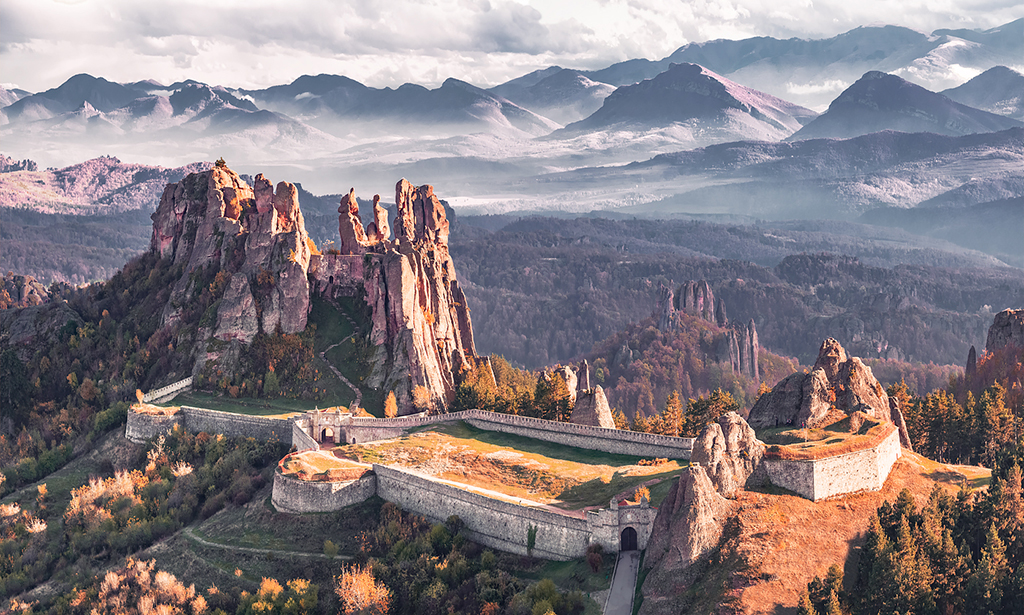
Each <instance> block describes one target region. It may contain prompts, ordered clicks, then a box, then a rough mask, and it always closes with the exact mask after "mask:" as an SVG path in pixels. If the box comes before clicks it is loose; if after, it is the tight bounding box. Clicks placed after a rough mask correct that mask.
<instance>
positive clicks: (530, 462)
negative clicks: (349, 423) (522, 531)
mask: <svg viewBox="0 0 1024 615" xmlns="http://www.w3.org/2000/svg"><path fill="white" fill-rule="evenodd" d="M506 442H507V443H511V444H513V445H512V446H508V445H502V443H506ZM334 452H335V454H337V455H339V456H344V457H347V458H349V459H353V460H357V461H362V462H366V463H382V464H387V465H395V466H399V467H406V468H410V469H413V470H416V471H418V472H422V473H424V474H429V475H431V476H435V477H437V478H442V479H445V480H449V481H454V482H457V483H462V484H466V485H470V486H473V487H478V488H482V489H488V490H491V491H496V492H499V493H501V494H504V495H506V496H509V497H511V498H526V499H530V500H534V501H538V502H542V503H546V504H551V505H554V506H558V507H560V508H565V509H580V508H585V507H587V506H607V505H608V502H609V500H610V499H611V498H612V497H614V496H616V495H618V494H622V493H628V494H630V495H631V494H632V493H633V491H635V490H636V488H637V486H639V485H641V484H643V483H645V482H648V481H651V479H659V478H666V477H669V476H671V475H674V474H678V472H679V471H680V470H681V469H682V468H683V467H685V462H679V461H674V460H673V461H668V462H666V463H662V464H658V465H653V466H652V465H640V463H639V462H640V461H642V460H641V459H640V458H638V457H627V456H623V455H611V454H604V453H595V452H594V451H583V450H581V449H573V448H570V447H565V446H558V445H552V444H548V443H541V442H537V441H534V440H529V439H527V438H518V439H517V438H516V437H514V436H506V435H504V434H493V433H490V432H482V433H481V432H479V430H474V429H472V428H470V427H468V426H466V425H459V424H456V425H437V426H434V427H431V428H428V429H425V430H422V431H419V432H415V433H412V434H409V435H407V436H404V437H402V438H397V439H394V440H385V441H381V442H374V443H366V444H358V445H351V444H350V445H346V446H342V447H338V448H336V449H334Z"/></svg>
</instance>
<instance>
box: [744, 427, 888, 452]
mask: <svg viewBox="0 0 1024 615" xmlns="http://www.w3.org/2000/svg"><path fill="white" fill-rule="evenodd" d="M864 426H865V427H867V429H861V430H859V431H858V432H857V433H849V432H848V431H843V430H842V427H839V426H838V424H837V425H832V426H830V427H828V428H825V429H813V430H806V431H807V432H808V435H807V438H808V441H807V442H802V443H798V444H789V445H785V446H782V445H778V444H773V445H771V446H769V447H768V448H767V449H766V450H765V453H764V456H765V457H766V458H768V459H821V458H823V457H833V456H835V455H842V454H844V453H852V452H854V451H860V450H864V449H866V448H871V447H872V446H876V445H877V444H879V443H880V442H881V441H882V440H884V439H886V438H887V437H889V435H890V434H892V432H893V431H895V430H896V426H895V425H893V424H892V423H872V424H870V426H869V424H868V423H865V424H864ZM804 431H805V430H802V429H793V430H790V431H787V432H783V433H782V434H780V435H788V436H797V437H799V434H802V433H803V432H804ZM812 438H813V439H812Z"/></svg>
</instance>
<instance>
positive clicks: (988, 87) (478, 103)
mask: <svg viewBox="0 0 1024 615" xmlns="http://www.w3.org/2000/svg"><path fill="white" fill-rule="evenodd" d="M1022 39H1024V20H1018V21H1015V22H1012V23H1010V24H1006V25H1005V26H1002V27H1001V28H995V29H992V30H986V31H973V30H971V31H968V30H957V31H937V32H934V33H932V34H930V35H929V34H923V33H920V32H915V31H913V30H908V29H906V28H899V27H894V26H886V27H866V28H857V29H855V30H852V31H850V32H847V33H845V34H842V35H839V36H836V37H833V38H830V39H824V40H818V41H804V40H799V39H790V40H778V39H772V38H755V39H746V40H744V41H723V40H719V41H709V42H706V43H700V44H690V45H686V46H684V47H681V48H680V49H678V50H677V51H676V52H674V53H673V54H672V55H670V56H669V57H667V58H664V59H663V60H658V61H648V60H631V61H628V62H624V63H620V64H616V65H613V66H610V67H607V68H605V69H602V70H600V71H580V70H574V69H570V68H563V67H557V66H554V67H548V68H545V69H541V70H537V71H534V72H531V73H529V74H526V75H523V76H520V77H518V78H516V79H513V80H511V81H508V82H506V83H503V84H501V85H498V86H495V87H492V88H490V89H483V88H479V87H476V86H474V85H471V84H469V83H466V82H464V81H460V80H457V79H448V80H446V81H445V82H444V83H443V84H442V85H441V86H440V87H437V88H434V89H430V88H426V87H423V86H420V85H416V84H405V85H403V86H401V87H398V88H394V89H392V88H373V87H368V86H366V85H364V84H361V83H359V82H357V81H355V80H353V79H350V78H348V77H345V76H340V75H315V76H310V75H306V76H302V77H299V78H298V79H296V80H295V81H293V82H292V83H289V84H285V85H278V86H273V87H269V88H265V89H260V90H239V89H230V88H225V87H220V86H211V85H208V84H203V83H199V82H196V81H191V80H189V81H182V82H178V83H173V84H170V85H164V84H161V83H157V82H156V81H153V80H144V81H137V82H133V83H125V84H119V83H113V82H110V81H108V80H106V79H102V78H98V77H93V76H90V75H85V74H83V75H76V76H74V77H72V78H70V79H68V80H67V81H66V82H65V83H63V84H61V85H60V86H58V87H55V88H53V89H50V90H46V91H44V92H39V93H36V94H30V93H28V92H23V91H20V90H9V89H2V90H0V103H2V104H3V105H4V106H3V107H2V109H0V147H2V148H3V153H4V154H8V155H10V156H11V157H12V158H15V159H23V158H31V159H33V160H37V161H39V162H41V163H42V165H43V166H50V165H53V166H69V165H73V164H76V163H78V162H80V161H81V160H85V159H91V158H96V157H98V156H101V155H109V154H116V155H117V156H118V157H120V158H121V159H126V160H135V161H139V162H143V163H151V164H154V165H159V166H161V167H171V168H178V167H183V166H184V165H186V164H189V163H192V162H194V161H196V160H215V159H217V158H220V157H224V158H225V159H227V160H228V162H229V163H231V165H232V166H233V167H234V168H236V169H238V170H239V171H240V172H250V171H251V172H256V171H257V170H259V171H266V172H269V173H274V174H275V175H277V176H279V177H288V179H289V180H291V181H293V182H299V181H301V182H303V183H304V184H305V185H306V186H307V187H309V188H310V189H311V190H313V191H315V192H319V193H342V192H347V190H348V188H350V187H352V186H353V185H355V184H357V183H360V184H363V185H365V186H366V187H365V188H361V189H360V191H361V192H364V193H367V192H368V193H370V194H373V193H374V192H380V193H384V192H386V191H388V190H390V187H391V186H392V185H393V182H394V181H395V180H396V179H397V178H398V177H403V176H404V177H407V178H410V179H411V180H413V181H417V182H419V181H430V182H433V183H435V184H437V185H438V186H443V187H444V189H445V194H446V196H448V197H451V198H452V199H454V200H453V202H456V203H459V204H460V205H461V206H467V205H472V206H473V207H474V208H476V211H478V212H486V211H493V212H504V211H513V210H520V211H522V210H562V211H589V210H591V209H596V210H607V209H623V210H627V211H633V212H637V213H639V214H643V215H648V214H651V213H652V212H662V213H665V214H666V215H676V214H680V213H686V212H690V213H701V214H714V215H718V214H726V215H744V216H745V215H754V216H756V215H764V216H767V217H778V216H783V215H790V216H808V217H819V218H835V217H840V218H850V217H851V216H856V215H860V214H862V213H864V212H865V211H867V210H869V209H871V208H873V207H879V206H899V207H916V206H918V205H922V206H925V205H923V204H925V203H926V202H931V200H932V199H939V200H940V201H941V200H943V199H946V200H947V201H948V203H947V204H955V205H956V206H958V207H959V206H968V205H977V204H980V203H983V202H986V201H985V200H979V199H988V200H999V199H1007V198H1015V197H1019V196H1024V167H1022V166H1021V165H1016V162H1019V160H1020V159H1019V156H1018V155H1019V147H1018V145H1017V144H1016V141H1015V139H1016V140H1019V137H1018V136H1016V135H1019V130H1018V131H1017V132H1015V131H1014V129H1019V127H1021V126H1022V125H1024V124H1022V122H1021V120H1020V118H1021V105H1022V102H1021V100H1022V97H1024V93H1022V90H1024V85H1022V84H1024V77H1022V76H1021V74H1020V73H1019V72H1017V71H1015V70H1013V69H1012V68H1007V67H1006V66H1002V65H996V63H998V62H1003V63H1011V62H1017V63H1019V62H1020V60H1021V58H1024V42H1022ZM1018 52H1020V53H1018ZM940 60H941V61H940ZM943 62H945V64H943ZM954 63H955V64H957V65H958V67H959V68H955V69H954V68H953V67H952V64H954ZM943 66H944V67H945V68H942V67H943ZM972 67H973V68H972ZM926 69H927V70H926ZM940 69H941V70H940ZM965 69H968V70H971V69H973V70H979V71H980V70H983V69H985V72H983V73H981V74H979V75H978V76H977V77H975V78H974V79H972V80H970V81H969V82H967V83H963V84H959V82H957V84H956V85H957V87H955V88H951V89H946V90H945V91H944V93H937V92H935V91H932V90H930V89H927V88H925V87H923V85H921V84H927V83H930V82H929V79H930V77H929V78H927V79H926V78H925V77H927V76H928V75H933V76H934V75H938V74H939V73H940V72H941V73H942V74H944V75H947V76H948V75H953V74H962V73H963V71H964V70H965ZM865 70H866V72H862V71H865ZM880 70H888V71H890V72H888V73H886V72H880ZM929 71H931V72H929ZM943 71H944V72H943ZM823 79H825V80H827V81H828V84H827V86H826V85H822V83H824V82H823V81H822V80H823ZM936 79H938V78H936ZM940 81H942V80H941V79H938V80H935V79H933V80H932V81H931V82H934V83H939V82H940ZM951 85H953V84H951ZM815 92H817V93H816V94H815ZM808 93H811V94H813V96H812V95H811V94H808ZM819 94H822V95H827V96H828V98H827V100H828V101H831V104H830V105H828V107H827V109H825V111H824V113H821V114H820V115H818V113H817V112H816V111H814V110H812V109H811V108H809V107H808V106H807V105H805V104H798V103H804V102H805V101H808V100H816V99H815V96H818V95H819ZM792 101H796V102H792ZM817 108H819V109H822V108H824V107H823V106H820V105H817ZM887 131H898V132H900V133H922V134H920V135H918V136H913V137H910V136H905V135H904V136H900V135H898V134H895V133H892V132H887ZM924 133H927V134H924ZM982 133H992V134H993V136H991V137H985V138H983V139H979V140H975V142H977V143H982V144H986V145H979V146H978V147H984V148H988V150H987V151H989V152H990V153H992V155H993V156H994V158H992V159H985V158H984V157H983V156H979V155H977V154H976V151H977V150H976V149H971V148H970V147H966V146H964V147H962V148H960V149H956V148H954V150H955V151H950V152H948V153H947V154H945V157H936V156H937V154H936V153H935V152H934V151H930V150H929V149H928V148H931V147H938V148H939V149H940V150H941V149H943V148H944V147H946V146H945V145H943V143H945V142H941V141H936V139H935V138H934V137H935V136H936V135H948V136H958V135H960V136H963V135H972V134H982ZM863 135H868V136H870V135H876V136H875V137H874V138H873V140H872V139H867V140H858V139H851V138H853V137H860V136H863ZM1005 135H1013V136H1011V137H1009V138H1008V137H1006V136H1005ZM822 138H829V139H848V140H849V141H848V142H837V143H832V144H823V143H820V142H818V140H819V139H822ZM806 140H811V142H810V144H807V145H803V146H799V147H798V149H799V151H797V150H792V149H787V148H791V147H797V142H804V141H806ZM784 141H789V142H794V145H792V146H790V145H780V143H781V142H784ZM968 141H970V140H969V139H968V140H967V141H964V143H966V142H968ZM869 143H870V144H872V145H871V146H870V147H874V148H880V149H879V150H878V151H877V152H875V153H874V154H872V155H873V156H874V158H872V157H871V156H868V157H867V158H865V159H864V160H861V161H860V162H856V163H855V162H850V161H852V160H854V158H856V156H854V157H853V158H851V157H850V154H849V152H850V151H853V150H859V148H863V147H865V144H869ZM897 143H898V148H903V149H891V148H896V147H897V145H896V144H897ZM718 146H722V147H724V149H722V150H718V149H714V147H718ZM773 147H777V148H781V149H778V150H777V151H780V152H782V151H785V152H787V153H786V156H794V158H793V159H792V160H791V161H787V160H786V159H784V158H780V159H775V158H773V157H772V156H769V157H768V158H765V159H762V160H761V163H763V164H760V166H757V167H756V168H755V167H750V168H747V167H745V166H744V164H743V163H741V162H739V161H733V162H729V161H723V162H721V164H718V163H716V164H718V166H717V167H715V168H714V170H709V169H705V170H695V169H696V167H694V166H692V165H683V166H682V167H670V168H669V170H668V175H666V176H652V175H651V174H650V173H648V169H649V167H647V166H645V165H646V163H645V162H644V161H648V160H651V159H652V157H656V156H660V155H670V156H677V155H679V156H682V157H683V158H686V157H687V156H691V155H698V154H699V155H698V158H700V157H706V156H708V155H710V154H709V152H712V153H713V152H718V151H722V152H725V151H728V152H733V153H735V154H737V155H740V154H742V155H743V156H751V157H757V156H761V155H767V154H763V152H765V151H768V150H770V149H771V148H773ZM958 147H959V146H958ZM694 148H712V149H707V150H695V149H694ZM801 148H802V149H801ZM685 150H693V151H692V152H686V151H685ZM680 152H683V153H682V154H680ZM808 152H817V153H815V154H810V153H808ZM918 154H920V156H918ZM958 157H959V159H958ZM879 159H881V160H885V161H886V162H885V164H884V165H883V167H880V168H879V170H867V169H868V168H869V167H871V165H873V164H874V161H875V160H879ZM924 159H928V160H929V161H930V162H929V163H927V164H925V163H923V162H912V163H907V161H913V160H924ZM708 160H710V159H708ZM654 161H658V162H652V164H655V165H658V164H662V163H663V162H664V159H661V158H654ZM631 162H637V163H638V164H635V165H629V164H628V163H631ZM905 163H906V164H905ZM695 164H696V163H695ZM907 164H909V166H907ZM616 165H627V166H624V167H622V166H616ZM772 165H775V166H777V167H779V168H778V169H776V172H780V173H781V172H783V171H784V172H785V173H786V175H778V176H776V177H768V178H760V177H755V178H750V177H747V178H745V176H744V175H743V173H746V172H754V173H757V172H759V170H760V169H766V168H770V167H771V166H772ZM858 165H861V166H858ZM901 165H903V166H901ZM1015 165H1016V166H1015ZM698 166H699V165H698ZM594 169H599V171H594ZM740 169H743V170H742V171H741V170H740ZM48 181H49V180H45V181H44V186H43V188H40V190H42V191H41V192H39V191H38V190H36V192H39V193H40V194H49V192H48V190H49V188H47V187H46V186H48V185H49V184H47V182H48ZM744 182H747V184H748V185H744ZM751 182H752V183H751ZM4 189H5V190H7V189H10V188H9V187H8V188H4ZM33 190H35V188H33ZM757 190H766V191H767V192H765V193H763V194H761V193H758V192H757ZM29 192H32V191H29ZM15 193H17V191H15ZM20 198H22V197H21V196H10V197H9V196H8V195H6V194H5V195H0V200H2V201H3V202H13V201H12V199H13V200H18V199H20ZM40 198H44V197H40ZM45 198H50V197H45ZM459 199H463V200H462V201H461V202H460V201H459ZM27 202H31V203H39V202H41V201H39V199H37V198H35V197H31V198H29V201H27ZM53 202H54V203H57V204H67V203H66V202H65V200H64V199H63V197H60V198H55V199H54V200H53ZM68 203H70V202H68ZM63 206H64V205H60V207H63ZM60 207H58V209H59V208H60ZM332 208H333V206H332ZM759 209H760V210H761V211H760V212H759Z"/></svg>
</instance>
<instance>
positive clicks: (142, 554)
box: [0, 19, 1024, 615]
mask: <svg viewBox="0 0 1024 615" xmlns="http://www.w3.org/2000/svg"><path fill="white" fill-rule="evenodd" d="M12 49H13V48H12ZM5 53H10V51H8V52H5ZM496 57H497V56H496ZM538 57H540V56H538ZM552 57H554V56H552ZM652 58H653V56H651V57H648V58H646V59H645V58H643V57H631V58H630V59H626V60H624V61H617V62H609V63H606V64H604V65H601V66H598V65H596V64H594V63H593V62H591V63H589V64H588V65H587V67H586V68H582V67H581V68H578V69H577V68H567V67H564V66H561V65H556V64H554V63H553V62H544V66H542V67H541V68H538V69H536V70H532V71H528V72H524V73H523V74H521V75H519V76H517V77H515V78H512V79H506V80H505V81H504V82H501V83H497V84H495V83H484V82H479V83H476V84H474V83H473V82H472V81H473V79H470V78H468V77H466V78H465V80H464V79H463V77H465V76H463V77H460V76H459V75H457V74H455V75H451V76H445V77H444V78H443V79H433V80H432V79H425V80H424V84H422V85H421V84H420V83H404V84H402V85H398V86H397V87H393V86H388V85H382V84H377V85H369V84H366V83H361V82H360V81H359V80H357V79H355V78H354V77H352V76H345V75H342V74H327V73H319V74H301V72H295V73H294V74H301V76H298V77H297V78H294V79H293V80H291V81H290V82H287V83H286V82H284V80H282V81H281V82H280V83H278V84H275V85H268V86H265V87H259V88H257V87H252V86H251V84H249V85H246V82H245V81H244V80H240V81H236V82H224V83H213V82H211V83H204V82H203V81H200V80H198V76H197V79H193V78H185V79H181V80H178V81H175V82H174V83H170V84H169V85H165V84H164V83H163V82H161V81H160V80H158V79H154V78H148V77H143V76H141V75H140V80H136V81H130V82H117V81H114V80H112V79H108V78H106V77H104V76H102V73H100V72H99V71H97V73H96V74H87V73H80V74H76V75H73V76H70V77H64V80H63V81H61V82H59V83H57V82H55V83H53V84H50V86H49V87H48V89H41V90H39V91H36V92H30V91H27V90H25V89H21V88H18V87H16V86H13V85H11V84H4V85H3V86H0V105H2V106H0V274H5V275H4V277H3V285H2V286H0V404H2V413H0V468H2V473H0V497H2V500H0V556H2V557H0V605H2V606H0V610H4V609H8V610H10V611H11V612H21V613H44V612H52V613H86V612H110V613H135V612H138V613H143V612H153V611H154V610H156V609H163V610H161V611H160V612H175V613H190V614H193V613H194V614H199V613H232V612H234V613H255V612H273V613H335V612H344V613H346V614H348V613H381V614H382V613H444V612H447V613H488V614H489V615H496V614H498V613H509V614H525V613H534V614H541V615H547V614H548V613H554V614H556V615H570V614H572V615H575V614H580V613H587V614H596V613H607V614H609V615H612V614H615V613H640V614H660V613H666V614H667V613H722V614H726V613H773V614H778V613H789V614H792V613H799V615H819V614H820V615H841V614H842V615H861V614H873V613H882V612H884V613H890V612H899V613H920V614H922V615H924V614H926V613H927V614H930V613H937V612H941V613H943V614H944V615H959V614H961V613H962V614H967V613H974V612H979V613H994V614H1001V613H1013V612H1016V609H1018V608H1019V605H1020V604H1021V600H1024V567H1022V566H1021V561H1022V558H1024V516H1022V513H1021V511H1022V510H1024V504H1022V486H1021V485H1022V483H1021V467H1022V466H1024V389H1022V379H1024V75H1022V71H1024V64H1022V63H1021V59H1022V58H1024V19H1016V20H1013V21H1009V22H1008V23H1005V24H1002V25H999V26H996V27H985V28H939V29H934V30H932V31H931V32H923V31H920V30H917V29H912V28H909V27H902V26H895V25H877V24H874V25H864V26H860V27H855V28H852V29H849V30H847V31H844V32H842V33H839V34H836V35H834V36H831V37H818V38H814V37H810V36H802V37H795V36H794V37H790V38H782V37H773V36H757V37H751V38H742V39H741V38H738V37H737V38H736V39H735V40H733V39H728V38H717V39H709V40H704V41H702V42H689V43H687V44H685V45H683V46H680V47H678V48H677V49H676V50H675V51H673V52H672V53H670V54H668V55H663V56H662V57H661V58H660V59H652ZM498 61H500V60H497V59H496V60H495V62H498ZM299 71H301V69H299ZM467 74H470V73H467ZM435 77H436V75H435ZM368 83H369V82H368ZM396 182H397V183H396ZM392 187H394V196H392ZM375 193H376V196H374V194H375ZM310 406H313V407H312V408H310Z"/></svg>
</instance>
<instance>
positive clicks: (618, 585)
mask: <svg viewBox="0 0 1024 615" xmlns="http://www.w3.org/2000/svg"><path fill="white" fill-rule="evenodd" d="M639 572H640V552H639V551H621V552H619V559H618V560H616V561H615V574H614V575H613V576H612V586H611V589H610V590H609V591H608V600H607V601H606V602H605V603H604V615H632V613H633V595H634V594H635V593H636V577H637V573H639Z"/></svg>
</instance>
